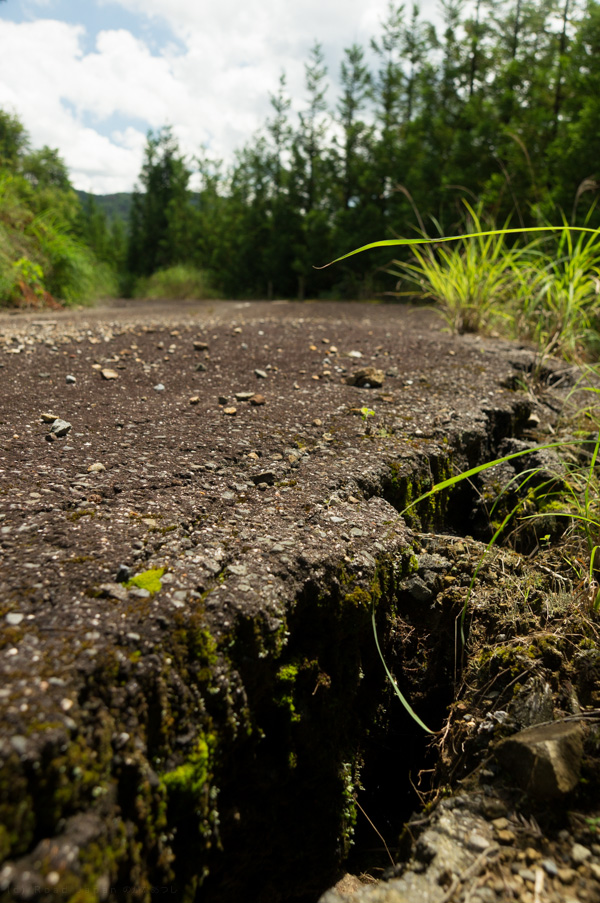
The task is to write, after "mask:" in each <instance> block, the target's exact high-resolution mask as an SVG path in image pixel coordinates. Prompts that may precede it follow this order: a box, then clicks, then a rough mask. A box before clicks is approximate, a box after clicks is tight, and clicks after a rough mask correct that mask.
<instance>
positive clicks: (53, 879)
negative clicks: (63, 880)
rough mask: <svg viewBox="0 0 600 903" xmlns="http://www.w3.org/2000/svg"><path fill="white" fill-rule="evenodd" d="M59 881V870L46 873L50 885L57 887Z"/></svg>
mask: <svg viewBox="0 0 600 903" xmlns="http://www.w3.org/2000/svg"><path fill="white" fill-rule="evenodd" d="M59 881H60V875H59V873H58V872H48V874H47V875H46V883H47V884H49V885H50V887H56V885H57V884H58V882H59Z"/></svg>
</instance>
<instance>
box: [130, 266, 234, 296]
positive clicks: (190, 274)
mask: <svg viewBox="0 0 600 903" xmlns="http://www.w3.org/2000/svg"><path fill="white" fill-rule="evenodd" d="M134 297H136V298H163V299H165V300H167V301H174V300H177V299H186V298H191V299H195V300H199V301H201V300H204V299H206V298H219V297H220V294H219V292H218V291H217V290H216V289H214V288H213V287H212V286H211V283H210V278H209V277H208V275H207V274H206V273H205V272H203V271H202V270H198V269H196V268H195V267H193V266H188V265H185V264H178V265H176V266H172V267H168V268H167V269H165V270H157V271H156V272H155V273H153V274H152V276H148V277H145V278H142V279H139V280H138V281H137V282H136V285H135V290H134Z"/></svg>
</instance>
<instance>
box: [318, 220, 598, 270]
mask: <svg viewBox="0 0 600 903" xmlns="http://www.w3.org/2000/svg"><path fill="white" fill-rule="evenodd" d="M565 230H569V231H572V232H587V233H590V234H592V235H600V231H599V230H598V229H590V228H588V227H587V226H530V227H529V228H520V229H490V230H489V231H485V232H469V233H467V234H466V235H447V236H445V237H442V238H439V237H438V238H386V239H384V240H383V241H372V242H370V243H369V244H368V245H363V246H362V247H361V248H356V250H354V251H349V252H348V253H347V254H342V256H341V257H336V258H335V260H330V261H329V263H325V264H323V266H320V267H317V266H316V267H313V269H315V270H324V269H326V267H330V266H332V265H333V264H334V263H339V262H340V261H341V260H346V259H347V258H348V257H354V255H355V254H362V252H363V251H370V250H371V249H372V248H392V247H406V246H412V245H438V244H441V243H442V242H448V241H463V240H464V239H466V238H482V237H485V236H492V235H519V234H523V233H528V232H564V231H565Z"/></svg>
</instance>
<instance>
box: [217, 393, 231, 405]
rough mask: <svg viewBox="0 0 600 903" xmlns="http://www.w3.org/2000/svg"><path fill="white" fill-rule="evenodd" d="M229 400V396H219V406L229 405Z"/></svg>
mask: <svg viewBox="0 0 600 903" xmlns="http://www.w3.org/2000/svg"><path fill="white" fill-rule="evenodd" d="M228 401H229V398H228V396H227V395H219V404H227V402H228Z"/></svg>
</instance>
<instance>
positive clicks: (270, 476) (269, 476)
mask: <svg viewBox="0 0 600 903" xmlns="http://www.w3.org/2000/svg"><path fill="white" fill-rule="evenodd" d="M250 479H251V480H252V482H253V483H254V484H255V485H256V486H260V484H261V483H266V484H267V485H268V486H272V485H273V483H274V482H275V473H274V472H273V471H272V470H264V471H262V472H261V473H257V474H254V476H252V477H251V478H250Z"/></svg>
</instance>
